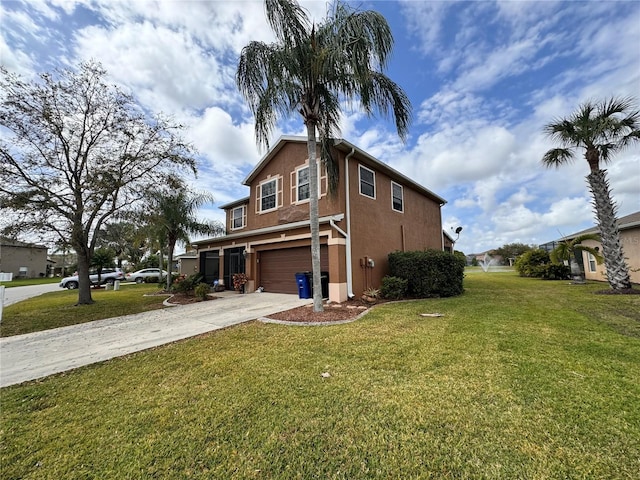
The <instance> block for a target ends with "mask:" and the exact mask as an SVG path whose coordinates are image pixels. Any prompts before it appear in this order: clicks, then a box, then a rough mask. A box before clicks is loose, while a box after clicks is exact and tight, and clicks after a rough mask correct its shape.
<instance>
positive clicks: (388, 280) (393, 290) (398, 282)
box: [380, 275, 409, 300]
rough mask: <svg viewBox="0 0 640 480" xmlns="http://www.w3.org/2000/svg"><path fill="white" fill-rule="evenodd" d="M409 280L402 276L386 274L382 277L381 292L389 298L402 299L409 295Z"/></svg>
mask: <svg viewBox="0 0 640 480" xmlns="http://www.w3.org/2000/svg"><path fill="white" fill-rule="evenodd" d="M408 283H409V282H408V281H407V280H406V279H404V278H400V277H390V276H388V275H387V276H386V277H384V278H383V279H382V285H381V286H380V293H381V294H382V296H383V297H384V298H388V299H389V300H400V299H401V298H404V297H406V296H407V285H408Z"/></svg>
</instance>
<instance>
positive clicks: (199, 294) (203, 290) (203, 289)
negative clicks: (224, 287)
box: [194, 283, 211, 300]
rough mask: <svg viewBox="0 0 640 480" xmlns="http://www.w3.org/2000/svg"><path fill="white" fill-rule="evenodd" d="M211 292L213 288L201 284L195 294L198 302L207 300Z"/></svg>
mask: <svg viewBox="0 0 640 480" xmlns="http://www.w3.org/2000/svg"><path fill="white" fill-rule="evenodd" d="M209 292H211V287H210V286H209V285H208V284H206V283H199V284H198V285H196V288H195V289H194V294H195V296H196V298H197V299H198V300H205V299H206V298H207V294H209Z"/></svg>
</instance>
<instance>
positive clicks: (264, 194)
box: [260, 178, 278, 212]
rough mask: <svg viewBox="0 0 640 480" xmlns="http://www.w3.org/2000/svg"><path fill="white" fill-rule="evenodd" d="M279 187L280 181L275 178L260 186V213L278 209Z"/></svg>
mask: <svg viewBox="0 0 640 480" xmlns="http://www.w3.org/2000/svg"><path fill="white" fill-rule="evenodd" d="M277 185H278V180H277V179H275V178H274V179H273V180H270V181H268V182H265V183H263V184H262V185H260V211H262V212H264V211H267V210H273V209H274V208H276V195H277V191H278V188H277Z"/></svg>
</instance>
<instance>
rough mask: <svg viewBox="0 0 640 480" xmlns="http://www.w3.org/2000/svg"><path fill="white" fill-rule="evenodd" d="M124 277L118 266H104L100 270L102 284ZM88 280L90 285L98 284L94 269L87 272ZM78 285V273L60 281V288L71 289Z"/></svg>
mask: <svg viewBox="0 0 640 480" xmlns="http://www.w3.org/2000/svg"><path fill="white" fill-rule="evenodd" d="M124 279H125V276H124V273H123V272H122V270H121V269H119V268H104V269H102V271H101V272H100V285H104V284H105V283H108V284H111V285H113V284H114V283H115V281H116V280H124ZM89 280H90V281H91V284H92V285H98V272H96V271H95V270H91V271H90V272H89ZM78 285H80V282H79V280H78V275H74V276H72V277H65V278H63V279H62V280H61V281H60V288H68V289H69V290H73V289H75V288H78Z"/></svg>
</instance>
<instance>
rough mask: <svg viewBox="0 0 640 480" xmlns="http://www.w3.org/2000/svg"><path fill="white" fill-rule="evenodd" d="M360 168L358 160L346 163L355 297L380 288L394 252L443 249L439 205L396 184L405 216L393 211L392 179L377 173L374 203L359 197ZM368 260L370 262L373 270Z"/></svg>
mask: <svg viewBox="0 0 640 480" xmlns="http://www.w3.org/2000/svg"><path fill="white" fill-rule="evenodd" d="M361 164H364V163H363V162H361V161H358V160H357V159H353V160H350V162H349V188H350V191H351V195H350V197H351V211H352V212H353V213H352V216H351V238H352V252H353V258H352V266H353V267H352V268H353V293H354V294H355V295H360V294H361V293H362V291H363V290H365V289H366V288H370V287H371V288H379V287H380V284H381V282H382V277H384V276H385V275H388V273H389V269H388V255H389V253H391V252H394V251H397V250H400V251H412V250H424V249H428V248H434V249H438V250H441V249H442V233H441V232H442V223H441V220H440V204H439V203H437V202H434V201H433V200H431V199H429V198H427V197H425V196H424V195H423V194H420V193H418V192H416V191H415V190H414V189H412V188H411V187H410V186H408V185H406V184H404V185H403V184H402V182H401V181H399V180H395V181H396V183H398V184H401V185H402V187H403V193H404V212H402V213H400V212H396V211H394V210H393V209H392V203H391V180H392V179H391V177H389V176H387V175H385V174H384V173H382V172H380V171H379V170H378V171H376V175H375V184H376V186H375V187H376V199H375V200H374V199H371V198H369V197H367V196H364V195H361V194H360V180H359V175H358V172H359V165H361ZM364 165H365V166H366V167H370V166H368V165H366V164H364ZM372 169H373V170H375V168H372ZM368 259H372V260H373V263H374V266H373V267H371V266H370V264H369V263H368V261H367V260H368Z"/></svg>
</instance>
